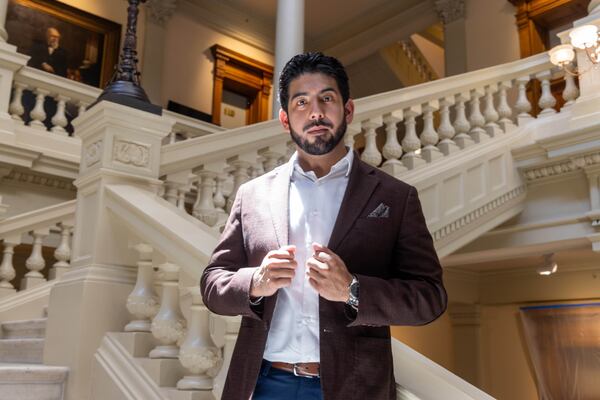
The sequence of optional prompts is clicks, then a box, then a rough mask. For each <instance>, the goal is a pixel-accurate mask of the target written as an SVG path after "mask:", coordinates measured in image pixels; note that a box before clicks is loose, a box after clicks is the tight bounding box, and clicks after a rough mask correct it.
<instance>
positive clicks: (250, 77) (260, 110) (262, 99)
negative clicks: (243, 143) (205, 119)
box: [210, 44, 273, 125]
mask: <svg viewBox="0 0 600 400" xmlns="http://www.w3.org/2000/svg"><path fill="white" fill-rule="evenodd" d="M210 50H211V52H212V54H213V57H214V60H215V69H214V81H213V102H212V123H213V124H216V125H221V103H222V102H223V90H224V89H226V90H229V91H232V92H234V93H238V94H241V95H243V96H245V97H247V98H248V99H249V102H250V107H249V110H248V113H247V114H246V123H247V124H248V125H250V124H254V123H256V122H261V121H266V120H268V119H270V116H269V95H270V94H271V85H272V81H273V67H272V66H271V65H268V64H265V63H262V62H260V61H257V60H254V59H252V58H250V57H247V56H245V55H243V54H240V53H238V52H235V51H233V50H230V49H227V48H225V47H223V46H221V45H218V44H215V45H214V46H212V47H211V48H210Z"/></svg>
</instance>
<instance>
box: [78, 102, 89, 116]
mask: <svg viewBox="0 0 600 400" xmlns="http://www.w3.org/2000/svg"><path fill="white" fill-rule="evenodd" d="M88 106H89V104H88V103H85V102H83V101H78V102H77V116H78V117H80V116H82V115H83V113H84V112H85V110H86V109H87V107H88Z"/></svg>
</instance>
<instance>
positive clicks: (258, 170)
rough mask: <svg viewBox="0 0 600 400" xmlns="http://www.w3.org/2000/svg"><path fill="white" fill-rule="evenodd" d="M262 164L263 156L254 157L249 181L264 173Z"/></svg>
mask: <svg viewBox="0 0 600 400" xmlns="http://www.w3.org/2000/svg"><path fill="white" fill-rule="evenodd" d="M264 162H265V158H264V157H263V156H260V155H259V156H258V157H256V163H255V164H254V165H252V166H250V179H254V178H257V177H259V176H261V175H262V174H264V173H265V166H264Z"/></svg>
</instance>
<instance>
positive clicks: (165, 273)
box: [150, 263, 186, 358]
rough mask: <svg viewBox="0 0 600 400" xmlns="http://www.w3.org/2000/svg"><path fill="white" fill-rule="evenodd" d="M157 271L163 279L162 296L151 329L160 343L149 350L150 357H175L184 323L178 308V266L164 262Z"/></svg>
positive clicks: (183, 331)
mask: <svg viewBox="0 0 600 400" xmlns="http://www.w3.org/2000/svg"><path fill="white" fill-rule="evenodd" d="M159 272H160V273H161V275H162V279H163V282H162V298H161V304H160V310H159V311H158V314H156V316H155V317H154V319H153V320H152V324H151V331H152V335H153V336H154V337H155V338H156V339H158V341H159V342H160V344H159V345H158V346H156V347H155V348H154V349H153V350H152V351H151V352H150V358H177V357H178V356H179V348H178V347H177V342H179V341H180V340H181V339H182V338H183V335H184V334H185V325H186V324H185V319H184V317H183V315H182V314H181V310H180V309H179V285H178V283H177V281H178V278H179V266H177V265H175V264H171V263H165V264H162V265H161V266H160V267H159Z"/></svg>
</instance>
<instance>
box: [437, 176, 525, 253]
mask: <svg viewBox="0 0 600 400" xmlns="http://www.w3.org/2000/svg"><path fill="white" fill-rule="evenodd" d="M525 189H526V186H525V185H523V186H519V187H516V188H514V189H513V190H511V191H510V192H506V193H504V194H503V195H501V196H499V197H497V198H495V199H494V200H492V201H490V202H488V203H486V204H484V205H482V206H481V207H479V208H477V209H475V210H473V211H471V212H470V213H468V214H466V215H463V216H462V217H460V218H458V219H457V220H454V221H452V222H450V223H449V224H447V225H445V226H443V227H441V228H440V229H437V230H436V231H434V232H433V233H432V235H431V236H433V240H434V241H435V242H437V241H439V240H441V239H443V238H445V237H446V236H448V235H450V234H452V233H454V232H456V231H457V230H459V229H461V228H462V227H464V226H466V225H468V224H470V223H472V222H474V221H476V220H477V219H479V218H480V217H481V216H483V215H485V214H487V213H489V212H490V211H492V210H495V209H496V208H498V207H500V206H502V205H503V204H505V203H507V202H508V201H510V200H512V199H514V198H516V197H518V196H520V195H522V194H523V193H525Z"/></svg>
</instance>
